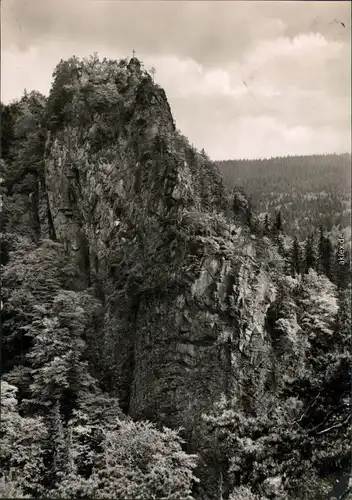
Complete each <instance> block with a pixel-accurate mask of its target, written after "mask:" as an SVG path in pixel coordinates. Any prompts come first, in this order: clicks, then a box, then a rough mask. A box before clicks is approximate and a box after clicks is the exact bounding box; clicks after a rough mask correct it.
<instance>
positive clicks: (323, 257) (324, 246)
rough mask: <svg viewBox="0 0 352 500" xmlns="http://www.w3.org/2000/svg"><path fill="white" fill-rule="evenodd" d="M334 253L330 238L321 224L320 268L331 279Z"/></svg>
mask: <svg viewBox="0 0 352 500" xmlns="http://www.w3.org/2000/svg"><path fill="white" fill-rule="evenodd" d="M332 255H333V249H332V244H331V241H330V238H329V237H327V236H326V235H325V233H324V228H323V226H320V230H319V263H318V269H319V271H320V272H321V273H323V274H325V276H327V277H328V278H329V279H331V276H332V267H331V266H332Z"/></svg>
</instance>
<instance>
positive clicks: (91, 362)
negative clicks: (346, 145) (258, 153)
mask: <svg viewBox="0 0 352 500" xmlns="http://www.w3.org/2000/svg"><path fill="white" fill-rule="evenodd" d="M1 128H2V134H1V156H2V159H1V166H0V168H1V170H0V177H1V183H0V190H1V192H0V194H1V214H0V216H1V233H0V238H1V239H0V244H1V247H0V266H1V267H0V271H1V304H2V307H1V329H2V348H1V349H2V357H1V360H2V362H1V428H0V439H1V447H0V496H1V497H2V498H67V499H77V498H111V499H115V500H152V499H154V500H158V499H159V500H192V499H193V500H269V499H276V500H297V499H302V500H325V499H326V498H333V497H334V496H335V497H339V498H342V496H339V495H342V494H343V495H344V497H343V498H346V499H347V498H351V497H348V495H349V494H350V495H351V490H352V487H351V484H350V485H348V480H349V472H350V469H351V455H350V435H351V401H350V380H351V352H350V331H351V307H350V306H351V304H350V291H351V284H350V273H349V255H348V248H347V246H346V244H345V241H342V240H341V241H340V242H339V244H338V246H337V247H335V246H334V245H333V244H332V242H331V240H330V238H329V234H328V233H327V232H326V229H325V227H322V229H321V231H320V232H319V235H318V239H316V240H314V239H312V238H311V239H309V240H308V241H307V242H303V243H302V242H300V241H299V240H298V239H297V238H296V239H293V238H291V237H289V236H288V235H287V234H286V233H285V227H286V225H285V221H286V219H285V217H286V215H285V214H286V212H283V221H282V220H281V218H280V217H281V216H280V215H279V214H280V212H278V213H277V214H276V215H275V218H274V220H273V221H271V222H270V223H269V220H268V219H267V221H266V225H265V220H264V221H261V220H260V219H259V218H258V216H257V215H256V214H255V212H253V210H252V207H251V203H250V202H249V199H248V197H247V196H246V194H245V192H243V191H242V189H240V187H238V186H235V185H233V188H231V189H229V188H228V187H226V185H225V184H224V182H223V180H222V177H221V175H220V172H219V169H218V168H217V166H216V165H215V164H214V163H213V162H211V161H210V160H209V158H208V157H207V156H206V155H205V154H204V152H202V153H200V152H199V151H197V150H196V149H195V148H194V147H192V146H191V145H190V144H189V142H188V140H187V138H185V137H184V136H183V135H182V134H181V132H180V131H179V130H177V128H176V126H175V123H174V119H173V116H172V113H171V110H170V107H169V104H168V101H167V97H166V95H165V92H164V90H163V89H162V88H161V87H159V86H158V85H156V84H155V83H154V81H153V79H152V78H151V77H150V76H149V74H148V73H147V72H146V71H144V70H143V67H142V65H141V63H140V61H139V60H138V59H136V58H132V59H131V60H130V61H127V60H121V61H113V60H107V59H104V60H99V59H98V57H97V56H96V55H94V56H91V57H89V58H86V59H83V60H81V59H78V58H76V57H72V58H71V59H69V60H67V61H61V62H60V63H59V64H58V65H57V67H56V69H55V72H54V74H53V83H52V87H51V91H50V95H49V97H48V98H46V97H44V96H42V95H41V94H40V93H38V92H35V91H33V92H30V93H26V94H25V95H24V96H22V98H21V99H20V100H18V101H16V102H14V103H12V104H10V105H6V106H5V105H2V106H1ZM221 168H222V167H221ZM274 170H275V169H274ZM327 171H329V168H328V167H327ZM267 174H268V177H267V178H268V179H271V177H270V175H271V174H270V169H269V165H268V171H267ZM272 175H274V176H275V174H272ZM285 179H286V177H285ZM262 180H263V177H262ZM258 182H259V181H258ZM267 182H268V184H267V185H266V188H265V189H266V190H267V191H266V192H270V180H268V181H267ZM282 182H284V180H282ZM324 182H325V183H326V182H327V184H324ZM331 182H332V181H331ZM334 182H335V181H334ZM336 182H337V181H336ZM339 182H340V181H339ZM239 184H241V183H239ZM308 184H309V183H308ZM259 185H260V183H259V184H258V186H259ZM323 186H324V188H325V189H326V190H329V189H330V188H331V186H330V184H329V183H328V181H327V180H326V179H325V181H322V184H321V188H322V190H323ZM334 186H335V184H334ZM262 187H263V186H262ZM275 189H276V188H275ZM275 189H274V188H273V192H275ZM297 189H298V188H297ZM307 189H308V188H307ZM309 189H310V188H309ZM334 189H335V188H334ZM258 190H259V187H258ZM337 191H338V189H337V188H336V192H337ZM289 192H290V193H291V195H292V196H293V194H292V193H293V192H292V190H291V191H289ZM307 192H308V191H307ZM327 192H328V191H327ZM344 192H346V191H344ZM336 196H337V195H336ZM291 206H292V205H291ZM292 217H294V216H292ZM263 224H264V225H263Z"/></svg>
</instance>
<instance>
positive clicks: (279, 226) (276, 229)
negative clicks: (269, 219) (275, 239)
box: [273, 210, 283, 234]
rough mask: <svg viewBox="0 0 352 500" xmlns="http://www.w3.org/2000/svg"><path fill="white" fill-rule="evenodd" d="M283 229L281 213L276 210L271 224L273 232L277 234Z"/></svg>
mask: <svg viewBox="0 0 352 500" xmlns="http://www.w3.org/2000/svg"><path fill="white" fill-rule="evenodd" d="M282 230H283V224H282V215H281V210H277V211H276V215H275V222H274V226H273V231H274V234H279V233H281V232H282Z"/></svg>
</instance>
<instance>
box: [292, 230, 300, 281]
mask: <svg viewBox="0 0 352 500" xmlns="http://www.w3.org/2000/svg"><path fill="white" fill-rule="evenodd" d="M300 272H301V251H300V246H299V242H298V239H297V236H295V237H294V239H293V243H292V250H291V275H292V276H293V277H294V276H295V275H296V274H299V273H300Z"/></svg>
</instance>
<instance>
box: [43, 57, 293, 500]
mask: <svg viewBox="0 0 352 500" xmlns="http://www.w3.org/2000/svg"><path fill="white" fill-rule="evenodd" d="M99 65H101V66H102V67H99ZM103 66H104V63H99V62H97V61H93V62H92V61H91V64H90V66H89V65H85V66H84V65H83V66H81V67H79V64H78V62H77V61H76V62H75V64H72V67H73V69H74V70H75V72H73V70H72V67H71V73H70V81H69V86H70V88H69V90H68V92H70V104H71V107H70V111H69V112H66V113H65V116H61V119H60V121H58V122H57V123H51V126H50V127H49V128H50V132H49V135H48V139H47V143H46V153H45V175H44V177H45V182H44V184H43V186H42V192H41V195H40V197H41V205H42V210H41V213H42V214H43V216H42V221H41V222H42V228H44V231H49V228H51V232H52V233H53V234H55V235H56V238H57V239H58V240H59V241H61V242H63V243H64V244H65V247H66V250H67V252H68V253H69V254H70V255H72V256H73V258H74V259H75V261H76V262H77V263H78V264H79V266H80V268H81V270H82V271H83V275H84V276H85V278H86V286H90V287H93V289H95V291H96V293H98V294H99V296H100V298H101V299H102V300H103V302H104V303H105V317H104V328H103V333H102V335H101V337H100V338H99V342H100V345H99V349H101V350H102V351H103V352H104V354H103V356H104V367H105V370H106V372H108V373H109V375H108V376H107V373H105V377H106V378H109V380H110V390H111V391H112V392H113V393H114V394H116V395H117V396H118V397H119V399H120V402H121V405H122V408H123V409H124V411H125V412H128V413H129V414H131V415H132V416H133V417H136V418H143V419H150V420H153V421H157V422H159V423H161V424H166V425H169V426H172V427H178V426H182V427H183V428H184V435H185V436H186V438H187V442H188V443H189V447H190V449H191V450H192V449H193V450H194V449H197V450H199V449H202V442H203V441H204V432H205V431H204V429H203V428H202V423H201V422H202V419H201V415H202V413H206V412H207V411H209V410H210V409H211V408H212V407H213V405H214V403H216V402H217V401H219V400H220V399H221V397H222V396H223V395H225V396H226V397H227V398H230V399H232V400H234V401H236V402H237V404H238V405H239V406H245V407H246V409H247V411H249V412H250V411H251V407H252V406H253V405H256V404H257V401H258V400H260V398H261V397H262V396H263V394H264V392H265V390H266V387H267V384H268V379H270V373H271V371H272V370H271V368H272V357H273V356H272V354H271V351H272V349H273V346H272V342H271V337H270V334H269V332H268V328H267V312H268V309H269V308H270V306H271V305H272V304H273V302H274V301H275V297H276V293H277V290H276V285H275V282H274V280H273V277H272V275H273V269H275V264H274V265H273V266H274V267H273V266H271V267H270V262H271V261H272V262H274V261H275V259H278V256H275V255H273V256H268V257H267V258H266V259H263V258H260V259H258V257H257V253H258V251H259V247H260V245H259V242H258V241H257V240H256V237H255V236H254V235H252V234H251V232H250V229H249V228H248V227H247V226H246V225H245V223H244V222H243V221H244V220H245V218H243V217H242V218H241V214H242V213H243V212H245V209H246V207H245V204H246V200H245V199H243V200H242V201H241V198H240V199H238V198H237V202H236V203H234V199H233V194H232V193H230V192H228V191H227V190H226V189H225V187H224V185H223V182H222V179H221V176H220V174H219V172H218V170H217V167H216V166H215V164H214V163H212V162H211V161H210V160H209V159H207V158H206V157H205V156H204V155H201V154H199V153H198V152H197V151H196V150H195V149H194V148H193V147H192V146H190V144H189V143H188V141H187V140H186V139H185V138H184V137H183V136H182V135H181V134H180V133H179V132H178V131H177V130H176V128H175V124H174V121H173V117H172V114H171V111H170V107H169V105H168V102H167V98H166V96H165V93H164V91H163V90H162V89H161V88H160V87H159V86H158V85H156V84H154V83H153V81H152V80H151V78H150V77H149V75H148V74H147V73H146V72H144V71H141V69H140V63H139V61H138V60H136V59H133V60H131V61H130V63H129V64H128V65H124V66H123V65H120V66H119V67H118V69H116V68H114V69H115V71H111V74H110V77H109V73H108V70H109V65H108V64H107V63H106V64H105V67H103ZM101 74H104V75H105V76H104V77H102V76H101ZM117 78H118V80H117ZM93 95H94V96H98V99H97V100H96V101H95V102H92V99H91V100H90V96H93ZM50 99H51V101H52V102H53V101H54V100H55V85H54V88H53V90H52V94H51V97H50V98H49V106H50ZM53 107H54V104H52V108H53ZM82 109H83V110H84V111H82ZM51 119H52V115H51ZM46 204H47V207H45V205H46ZM234 207H235V212H234ZM48 214H49V219H50V220H48ZM44 236H49V234H47V235H44ZM293 321H294V319H293ZM293 332H294V333H295V331H294V329H293ZM104 346H106V348H105V350H104ZM262 401H264V399H262ZM262 404H264V403H262ZM203 449H204V454H205V455H204V456H207V449H206V445H204V446H203ZM206 461H208V464H209V463H212V461H213V459H212V457H208V456H207V458H206ZM219 467H220V466H219V464H215V465H214V463H212V466H211V470H212V474H215V476H216V477H212V480H211V481H210V483H211V487H210V486H209V485H208V487H207V493H204V492H203V493H200V495H201V497H202V498H206V497H207V498H212V499H215V498H220V496H221V493H219V492H220V489H221V486H220V479H221V474H220V469H219ZM214 471H215V472H214ZM207 474H208V476H209V469H208V472H207ZM219 488H220V489H219ZM206 495H207V496H206ZM218 495H220V496H218Z"/></svg>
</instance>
